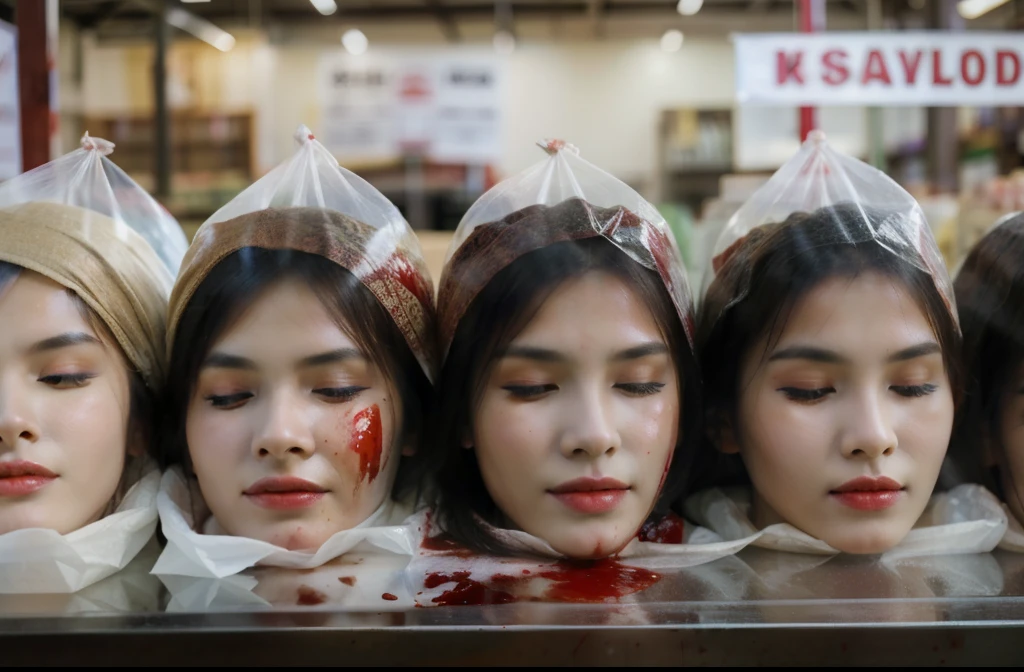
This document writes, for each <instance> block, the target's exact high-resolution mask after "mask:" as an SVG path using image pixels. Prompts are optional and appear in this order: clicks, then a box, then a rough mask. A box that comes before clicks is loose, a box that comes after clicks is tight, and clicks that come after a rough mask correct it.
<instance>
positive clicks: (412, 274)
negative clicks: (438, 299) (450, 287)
mask: <svg viewBox="0 0 1024 672" xmlns="http://www.w3.org/2000/svg"><path fill="white" fill-rule="evenodd" d="M385 272H387V273H389V274H391V275H393V276H394V277H395V279H396V280H398V282H400V283H401V284H402V286H403V287H405V288H406V289H408V290H409V291H410V292H412V295H413V296H415V297H416V300H417V301H419V302H420V303H421V304H423V305H424V306H432V305H433V303H434V299H433V295H434V292H433V287H431V286H430V285H428V284H427V281H426V279H425V278H424V277H423V276H422V275H421V274H420V272H419V270H418V269H417V268H416V267H415V266H414V265H413V264H412V263H410V262H409V260H408V259H406V258H405V257H402V256H399V255H395V256H393V257H391V258H390V259H389V260H388V263H387V267H386V269H385Z"/></svg>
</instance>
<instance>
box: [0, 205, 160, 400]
mask: <svg viewBox="0 0 1024 672" xmlns="http://www.w3.org/2000/svg"><path fill="white" fill-rule="evenodd" d="M0 261H6V262H8V263H12V264H17V265H18V266H21V267H22V268H26V269H28V270H30V271H35V272H36V273H39V274H40V275H43V276H46V277H47V278H49V279H51V280H53V281H54V282H56V283H58V284H60V285H62V286H64V287H67V288H68V289H70V290H72V291H74V292H75V294H77V295H78V296H79V297H80V298H81V299H82V300H83V301H84V302H85V303H86V304H87V305H88V306H89V307H90V308H91V309H92V310H93V311H94V312H95V313H96V314H97V315H98V316H99V318H100V319H101V320H103V323H104V324H105V325H106V326H107V328H108V329H110V332H111V333H112V334H113V335H114V338H115V339H117V342H118V344H119V345H120V346H121V349H122V350H123V351H124V354H125V356H126V357H127V358H128V360H129V361H130V362H131V364H132V365H133V366H134V367H135V368H136V369H138V371H139V372H140V373H141V374H142V377H143V379H144V380H145V382H146V384H147V385H148V386H149V387H150V388H151V389H159V388H160V385H161V384H162V383H163V378H164V373H165V369H166V367H165V363H164V352H165V349H164V332H165V328H164V325H165V323H164V317H165V315H166V308H167V295H168V293H169V291H170V286H171V282H172V278H171V277H170V274H169V273H168V272H167V270H166V267H165V266H164V264H163V263H162V262H161V261H160V259H159V258H158V257H157V255H156V253H155V252H154V251H153V248H152V247H150V245H149V243H147V242H146V241H145V240H144V239H143V238H142V237H141V236H140V235H139V234H137V233H135V232H134V231H133V230H131V229H130V228H129V227H127V226H126V225H124V224H121V223H118V222H116V221H114V220H113V219H110V218H109V217H105V216H103V215H100V214H98V213H96V212H93V211H91V210H86V209H83V208H77V207H73V206H69V205H62V204H58V203H25V204H22V205H17V206H13V207H9V208H5V209H3V210H0Z"/></svg>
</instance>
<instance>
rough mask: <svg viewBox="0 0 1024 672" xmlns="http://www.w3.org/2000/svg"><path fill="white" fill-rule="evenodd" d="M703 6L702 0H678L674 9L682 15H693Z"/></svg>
mask: <svg viewBox="0 0 1024 672" xmlns="http://www.w3.org/2000/svg"><path fill="white" fill-rule="evenodd" d="M703 6H704V0H679V4H677V5H676V11H677V12H679V13H680V14H682V15H683V16H693V15H694V14H696V13H697V12H699V11H700V8H701V7H703Z"/></svg>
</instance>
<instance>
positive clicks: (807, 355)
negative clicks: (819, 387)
mask: <svg viewBox="0 0 1024 672" xmlns="http://www.w3.org/2000/svg"><path fill="white" fill-rule="evenodd" d="M780 359H807V360H810V361H812V362H821V363H822V364H844V363H846V361H847V360H846V359H845V358H843V357H840V356H839V355H838V354H837V353H835V352H832V351H831V350H824V349H822V348H812V347H811V346H807V345H795V346H793V347H792V348H786V349H785V350H779V351H778V352H776V353H774V354H772V356H771V357H769V358H768V361H769V362H775V361H778V360H780Z"/></svg>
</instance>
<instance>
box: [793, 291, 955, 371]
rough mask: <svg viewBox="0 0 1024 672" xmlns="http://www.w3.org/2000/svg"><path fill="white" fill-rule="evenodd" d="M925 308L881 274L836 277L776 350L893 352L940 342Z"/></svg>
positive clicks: (811, 299)
mask: <svg viewBox="0 0 1024 672" xmlns="http://www.w3.org/2000/svg"><path fill="white" fill-rule="evenodd" d="M934 339H935V333H934V330H933V329H932V326H931V324H930V322H929V320H928V316H927V315H926V314H925V312H924V310H923V308H922V306H921V305H919V303H918V301H917V300H916V298H915V297H914V295H913V294H912V292H911V291H910V289H909V288H908V287H907V286H906V285H905V284H904V283H903V282H901V281H899V280H897V279H895V278H892V277H889V276H887V275H883V274H880V273H876V272H868V273H861V274H859V275H857V276H853V277H835V278H830V279H828V280H826V281H824V282H822V283H821V284H819V285H818V286H817V287H815V288H814V289H812V290H811V291H810V292H808V293H807V294H806V295H805V296H804V297H802V298H801V299H800V300H799V301H798V302H797V303H796V305H794V307H793V309H792V311H791V312H790V314H789V315H788V319H787V320H786V324H785V327H784V328H783V330H782V333H781V335H780V336H779V339H778V343H777V345H776V348H779V347H786V346H787V345H792V344H794V343H798V342H799V343H816V344H820V345H822V346H824V347H829V348H831V349H834V350H841V351H846V352H863V353H876V354H877V353H892V352H895V351H897V350H900V349H902V348H904V347H907V346H909V345H914V344H917V343H920V342H922V341H927V340H934Z"/></svg>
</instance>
